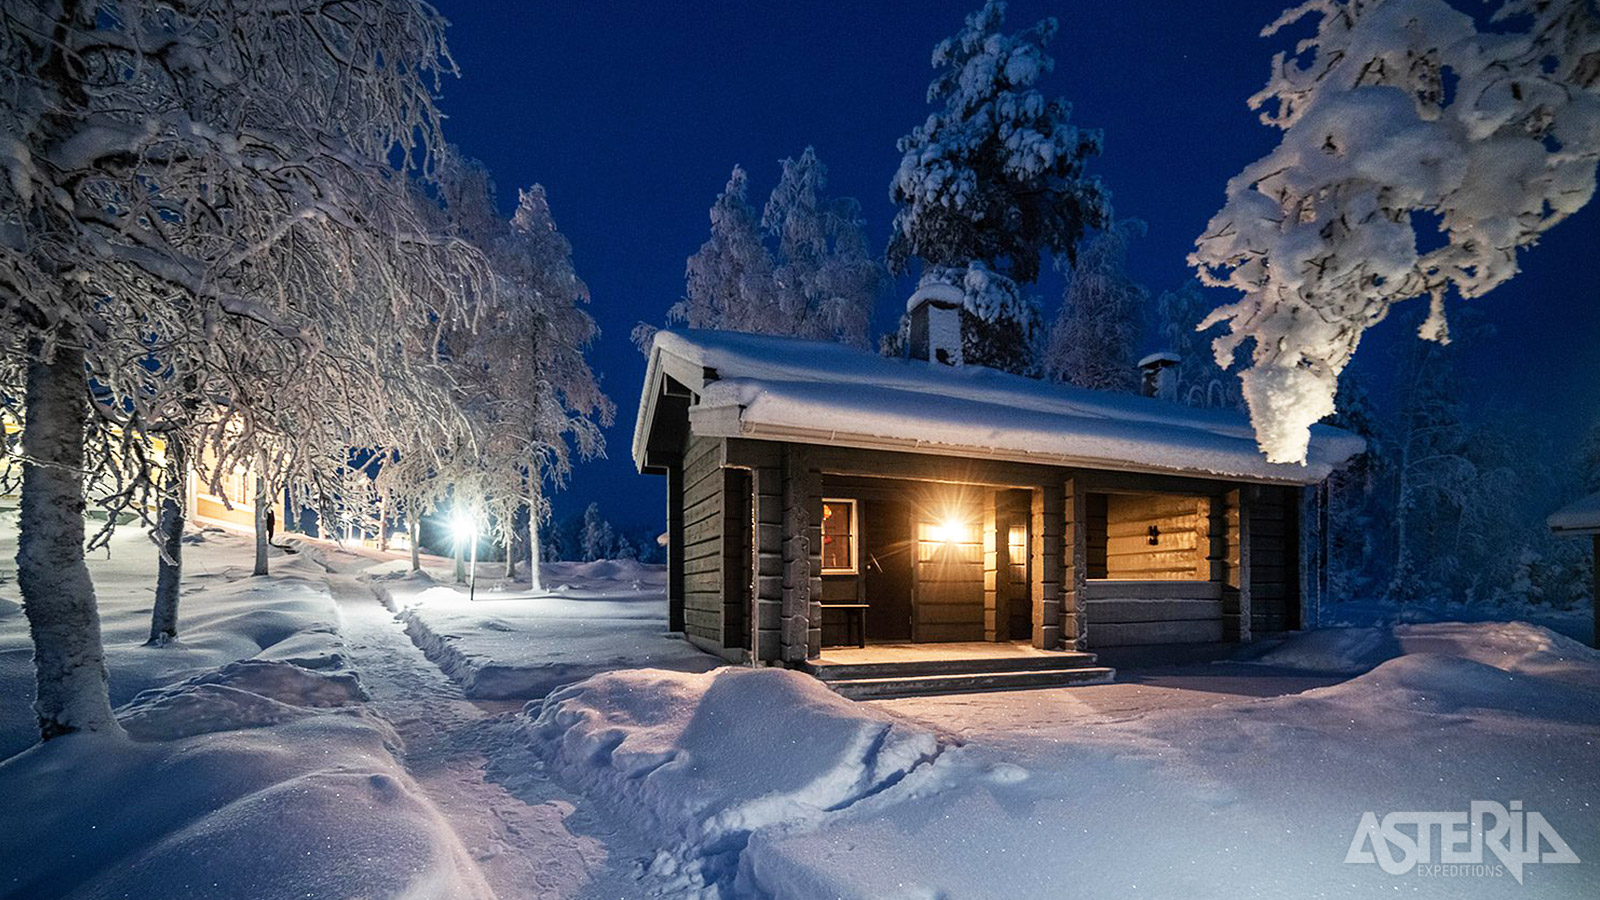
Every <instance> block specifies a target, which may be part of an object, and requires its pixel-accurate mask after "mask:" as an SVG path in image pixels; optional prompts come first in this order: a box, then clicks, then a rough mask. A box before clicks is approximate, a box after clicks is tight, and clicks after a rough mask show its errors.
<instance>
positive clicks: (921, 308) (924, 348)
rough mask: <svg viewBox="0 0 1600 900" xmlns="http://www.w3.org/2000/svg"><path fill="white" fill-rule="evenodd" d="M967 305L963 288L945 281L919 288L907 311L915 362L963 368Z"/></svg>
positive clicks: (909, 347)
mask: <svg viewBox="0 0 1600 900" xmlns="http://www.w3.org/2000/svg"><path fill="white" fill-rule="evenodd" d="M965 302H966V295H965V294H964V293H963V292H962V290H961V288H959V287H957V286H956V285H953V284H946V283H944V282H942V281H931V282H928V283H926V284H923V285H921V286H919V287H918V288H917V289H916V291H915V292H914V293H913V294H912V295H911V299H909V300H907V301H906V312H907V313H909V314H910V315H911V335H910V342H909V346H908V347H907V349H908V350H909V351H910V355H911V358H912V359H925V360H927V361H929V362H937V363H943V364H945V365H947V366H959V365H961V307H962V305H963V304H964V303H965Z"/></svg>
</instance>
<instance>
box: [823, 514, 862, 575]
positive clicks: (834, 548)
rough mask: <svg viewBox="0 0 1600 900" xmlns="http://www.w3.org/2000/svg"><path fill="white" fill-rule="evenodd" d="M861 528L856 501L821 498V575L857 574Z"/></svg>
mask: <svg viewBox="0 0 1600 900" xmlns="http://www.w3.org/2000/svg"><path fill="white" fill-rule="evenodd" d="M858 529H859V525H858V523H857V522H856V501H854V500H823V501H822V574H824V575H854V574H856V572H857V571H859V568H858V566H857V563H856V557H857V555H858V554H857V552H856V541H857V538H858V534H857V531H858Z"/></svg>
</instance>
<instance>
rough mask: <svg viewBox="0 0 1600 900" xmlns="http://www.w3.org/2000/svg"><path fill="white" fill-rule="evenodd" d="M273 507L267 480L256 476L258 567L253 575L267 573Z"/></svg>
mask: <svg viewBox="0 0 1600 900" xmlns="http://www.w3.org/2000/svg"><path fill="white" fill-rule="evenodd" d="M271 509H272V493H271V492H270V491H268V490H267V480H266V479H265V478H262V477H261V476H259V475H257V476H256V568H255V571H253V572H251V573H250V574H251V575H265V574H267V541H268V537H267V512H268V511H270V510H271Z"/></svg>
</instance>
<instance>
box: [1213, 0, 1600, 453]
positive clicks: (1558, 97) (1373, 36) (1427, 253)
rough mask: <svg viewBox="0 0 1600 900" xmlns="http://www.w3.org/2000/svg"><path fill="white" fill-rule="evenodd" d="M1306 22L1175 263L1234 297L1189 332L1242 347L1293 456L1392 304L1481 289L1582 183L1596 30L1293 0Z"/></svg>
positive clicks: (1247, 376)
mask: <svg viewBox="0 0 1600 900" xmlns="http://www.w3.org/2000/svg"><path fill="white" fill-rule="evenodd" d="M1307 17H1316V18H1317V33H1316V35H1315V36H1314V37H1311V38H1308V39H1306V40H1304V41H1302V42H1300V44H1299V45H1298V46H1297V47H1296V48H1295V51H1294V53H1292V54H1290V53H1279V54H1278V55H1277V56H1276V57H1275V58H1274V60H1273V75H1272V78H1271V79H1270V80H1269V82H1268V83H1267V85H1266V87H1265V88H1264V89H1263V90H1262V91H1261V92H1259V93H1258V94H1256V95H1255V96H1254V97H1252V98H1250V105H1251V107H1252V108H1255V109H1259V110H1261V111H1262V116H1261V118H1262V121H1263V122H1264V123H1266V124H1268V125H1271V126H1273V127H1276V128H1280V129H1282V130H1283V132H1284V135H1283V138H1282V140H1281V141H1280V143H1279V144H1278V146H1277V148H1276V149H1274V150H1273V151H1272V153H1270V154H1268V155H1267V156H1266V157H1263V158H1262V159H1260V160H1258V161H1256V162H1255V163H1252V164H1251V165H1250V166H1248V167H1246V168H1245V170H1244V171H1243V172H1241V173H1240V174H1239V175H1238V176H1236V177H1234V178H1233V179H1232V180H1231V181H1230V182H1229V183H1228V189H1227V198H1228V199H1227V204H1226V205H1225V206H1224V207H1223V209H1222V210H1221V211H1220V212H1219V213H1217V215H1216V216H1215V217H1214V218H1213V219H1212V220H1211V223H1210V224H1209V225H1208V226H1207V228H1206V230H1205V233H1204V234H1202V235H1201V236H1200V238H1199V239H1198V240H1197V241H1196V250H1195V252H1194V253H1193V254H1191V255H1190V258H1189V259H1190V263H1191V264H1192V265H1194V266H1195V267H1196V268H1197V269H1198V271H1199V273H1200V277H1201V279H1202V280H1203V281H1204V282H1205V283H1206V284H1208V285H1215V286H1227V287H1232V288H1235V289H1237V290H1239V291H1240V292H1242V293H1243V295H1244V296H1243V298H1242V299H1240V300H1239V301H1237V302H1235V303H1232V304H1229V305H1226V306H1223V307H1221V308H1219V309H1217V310H1216V311H1215V312H1213V313H1212V315H1211V316H1210V318H1208V319H1207V320H1206V321H1205V323H1203V326H1202V327H1208V326H1210V325H1213V324H1217V323H1226V325H1227V326H1228V329H1229V331H1228V333H1227V334H1225V335H1224V336H1222V337H1220V338H1218V339H1217V341H1216V342H1215V349H1216V353H1217V357H1218V360H1219V362H1222V363H1224V364H1226V361H1227V360H1231V358H1232V356H1233V353H1234V351H1235V350H1236V349H1238V348H1239V347H1240V346H1241V345H1244V344H1245V342H1246V341H1250V342H1252V348H1251V364H1250V366H1249V367H1248V368H1247V369H1246V370H1245V371H1244V372H1243V375H1242V382H1243V389H1244V394H1245V398H1246V400H1247V401H1248V403H1249V406H1250V413H1251V417H1252V420H1253V421H1254V423H1255V426H1256V434H1257V439H1258V441H1259V442H1260V445H1261V448H1262V449H1263V450H1264V451H1265V452H1266V454H1267V457H1268V458H1269V459H1272V460H1273V461H1277V462H1298V461H1301V460H1303V459H1304V458H1305V452H1306V446H1307V440H1308V438H1309V428H1310V426H1311V425H1312V424H1313V423H1315V422H1316V421H1318V420H1319V419H1321V418H1323V417H1324V416H1327V415H1328V414H1330V413H1332V412H1333V409H1334V402H1333V398H1334V394H1335V391H1336V389H1337V385H1338V377H1339V373H1340V372H1341V371H1343V369H1344V368H1345V366H1346V365H1347V364H1348V363H1349V361H1350V359H1351V357H1352V356H1353V354H1354V353H1355V352H1356V348H1357V346H1358V345H1359V343H1360V341H1361V337H1362V335H1363V334H1364V333H1365V331H1366V330H1367V329H1368V328H1370V327H1371V326H1373V325H1375V324H1376V323H1378V322H1380V321H1382V320H1383V319H1384V317H1385V316H1387V315H1388V313H1389V310H1390V308H1391V306H1393V304H1395V303H1398V302H1400V301H1403V300H1407V299H1410V298H1413V297H1417V296H1427V297H1429V298H1430V302H1431V304H1432V307H1431V314H1430V315H1429V317H1428V319H1427V321H1426V323H1425V324H1424V325H1423V326H1422V332H1421V333H1422V336H1423V337H1424V338H1427V339H1431V340H1439V341H1443V340H1447V339H1448V327H1447V325H1446V317H1445V301H1446V299H1447V297H1450V296H1452V295H1459V296H1460V297H1464V298H1470V297H1477V296H1481V295H1483V294H1484V293H1486V292H1488V291H1489V290H1491V289H1493V288H1494V287H1496V286H1498V285H1500V284H1502V283H1504V282H1505V281H1506V280H1507V279H1509V278H1511V277H1512V276H1513V275H1515V274H1516V272H1517V267H1518V260H1517V253H1518V251H1519V250H1522V249H1524V248H1527V247H1529V246H1531V245H1532V244H1534V243H1535V242H1536V241H1537V240H1538V238H1539V236H1540V235H1541V234H1542V233H1544V231H1546V230H1547V229H1549V228H1550V227H1552V226H1554V225H1555V224H1556V223H1558V222H1560V221H1562V220H1563V219H1565V218H1566V217H1567V216H1569V215H1571V214H1572V213H1574V212H1576V211H1577V210H1578V209H1579V208H1581V207H1582V206H1583V205H1584V204H1585V203H1587V202H1588V201H1589V199H1590V198H1591V197H1592V196H1593V194H1594V189H1595V168H1596V162H1597V160H1600V83H1597V82H1600V21H1597V19H1596V16H1595V14H1594V12H1593V9H1592V6H1591V4H1590V3H1589V2H1588V0H1550V2H1546V0H1506V2H1502V3H1500V4H1499V5H1498V7H1497V8H1496V10H1495V14H1494V17H1493V19H1494V26H1493V27H1492V28H1491V29H1482V28H1479V27H1478V25H1477V24H1476V23H1475V22H1474V20H1473V18H1472V16H1471V15H1469V14H1467V13H1465V12H1462V11H1461V10H1458V9H1456V8H1455V7H1454V6H1452V5H1451V4H1450V3H1447V2H1445V0H1376V2H1351V0H1310V2H1307V3H1304V4H1302V5H1300V6H1297V7H1294V8H1293V9H1290V10H1289V11H1288V12H1286V13H1284V15H1283V16H1282V17H1280V18H1279V19H1278V20H1277V21H1276V22H1274V23H1273V24H1272V25H1270V26H1268V28H1267V29H1266V31H1265V33H1266V34H1267V35H1272V34H1275V33H1277V31H1278V30H1279V29H1281V28H1284V27H1286V26H1288V25H1291V24H1294V23H1296V22H1299V21H1300V20H1302V19H1305V18H1307Z"/></svg>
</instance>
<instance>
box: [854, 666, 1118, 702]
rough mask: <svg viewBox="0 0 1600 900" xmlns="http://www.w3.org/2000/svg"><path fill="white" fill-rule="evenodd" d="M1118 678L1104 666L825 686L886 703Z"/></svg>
mask: <svg viewBox="0 0 1600 900" xmlns="http://www.w3.org/2000/svg"><path fill="white" fill-rule="evenodd" d="M1116 674H1117V672H1116V670H1115V669H1109V668H1106V667H1104V666H1085V667H1081V668H1070V669H1045V670H1034V671H1022V672H985V673H968V674H963V675H912V676H904V677H897V678H851V679H845V680H842V681H828V682H825V684H827V685H828V687H830V688H832V689H833V690H834V692H835V693H837V694H839V695H840V696H843V697H848V698H850V699H851V700H887V699H891V698H894V697H921V696H927V695H932V694H971V693H978V692H982V691H1021V690H1032V689H1039V688H1055V687H1065V686H1067V685H1073V684H1104V683H1106V682H1109V681H1111V680H1112V679H1113V678H1115V677H1116Z"/></svg>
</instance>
